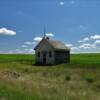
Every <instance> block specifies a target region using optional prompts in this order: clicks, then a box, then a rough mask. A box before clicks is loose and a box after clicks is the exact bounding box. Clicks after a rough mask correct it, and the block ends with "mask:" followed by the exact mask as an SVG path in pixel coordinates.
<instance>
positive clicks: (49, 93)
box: [0, 53, 100, 100]
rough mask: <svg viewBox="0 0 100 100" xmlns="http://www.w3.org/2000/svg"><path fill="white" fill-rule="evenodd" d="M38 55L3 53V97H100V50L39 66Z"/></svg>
mask: <svg viewBox="0 0 100 100" xmlns="http://www.w3.org/2000/svg"><path fill="white" fill-rule="evenodd" d="M34 63H35V58H34V55H28V54H1V55H0V100H100V54H99V53H97V54H73V55H71V61H70V63H68V64H60V65H52V66H50V65H48V66H40V65H39V66H37V65H35V64H34Z"/></svg>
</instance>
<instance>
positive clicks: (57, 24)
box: [0, 0, 100, 54]
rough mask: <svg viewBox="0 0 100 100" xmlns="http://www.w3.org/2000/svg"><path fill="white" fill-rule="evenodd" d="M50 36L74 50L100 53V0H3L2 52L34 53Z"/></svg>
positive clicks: (0, 14)
mask: <svg viewBox="0 0 100 100" xmlns="http://www.w3.org/2000/svg"><path fill="white" fill-rule="evenodd" d="M44 27H45V29H46V35H47V36H48V37H50V38H51V39H56V40H60V41H63V42H64V43H65V45H66V46H68V47H69V48H70V49H71V53H87V52H89V53H91V52H92V53H94V52H96V53H97V52H100V0H0V53H1V54H2V53H34V47H35V46H36V44H37V43H38V42H39V41H40V40H41V39H42V37H43V33H44Z"/></svg>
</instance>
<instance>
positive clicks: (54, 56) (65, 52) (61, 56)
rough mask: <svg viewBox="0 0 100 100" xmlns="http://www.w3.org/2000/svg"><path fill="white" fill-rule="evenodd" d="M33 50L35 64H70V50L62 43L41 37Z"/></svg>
mask: <svg viewBox="0 0 100 100" xmlns="http://www.w3.org/2000/svg"><path fill="white" fill-rule="evenodd" d="M34 50H35V62H36V64H61V63H68V62H70V49H69V48H68V47H66V46H65V44H64V43H63V42H62V41H58V40H52V39H50V38H49V37H43V38H42V40H41V41H40V42H39V43H38V44H37V45H36V47H35V48H34Z"/></svg>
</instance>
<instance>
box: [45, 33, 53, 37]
mask: <svg viewBox="0 0 100 100" xmlns="http://www.w3.org/2000/svg"><path fill="white" fill-rule="evenodd" d="M46 36H50V37H53V36H54V34H53V33H46Z"/></svg>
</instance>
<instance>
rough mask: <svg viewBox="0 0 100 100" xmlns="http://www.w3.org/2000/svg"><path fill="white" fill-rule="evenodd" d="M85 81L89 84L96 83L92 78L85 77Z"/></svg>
mask: <svg viewBox="0 0 100 100" xmlns="http://www.w3.org/2000/svg"><path fill="white" fill-rule="evenodd" d="M85 80H86V81H87V82H88V83H93V82H94V78H93V77H91V76H86V77H85Z"/></svg>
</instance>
